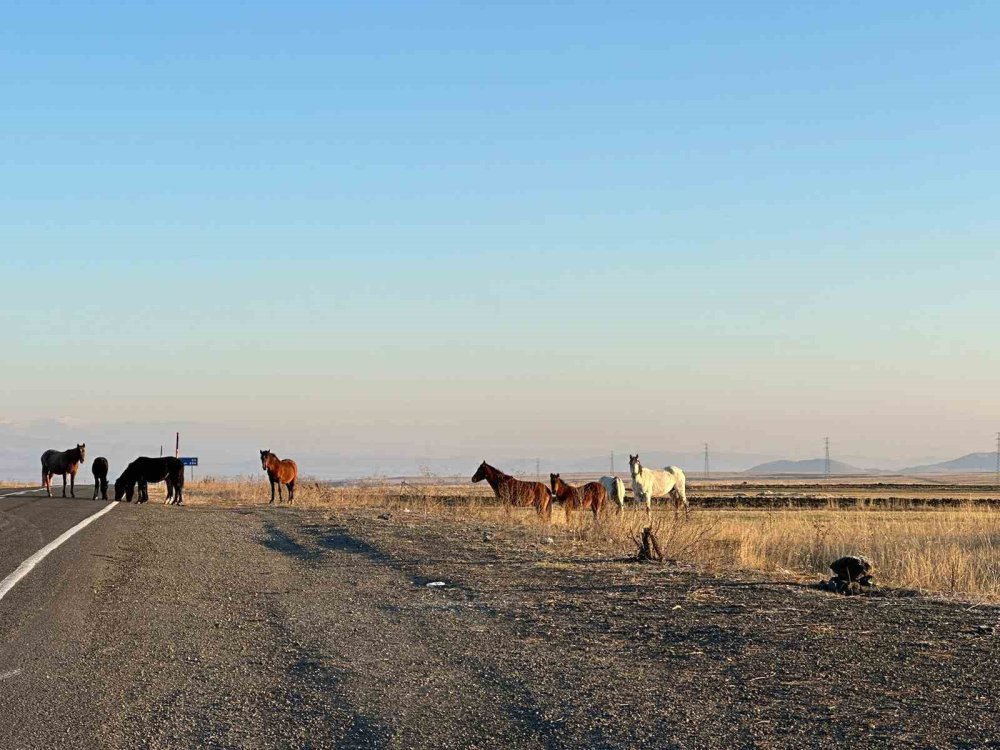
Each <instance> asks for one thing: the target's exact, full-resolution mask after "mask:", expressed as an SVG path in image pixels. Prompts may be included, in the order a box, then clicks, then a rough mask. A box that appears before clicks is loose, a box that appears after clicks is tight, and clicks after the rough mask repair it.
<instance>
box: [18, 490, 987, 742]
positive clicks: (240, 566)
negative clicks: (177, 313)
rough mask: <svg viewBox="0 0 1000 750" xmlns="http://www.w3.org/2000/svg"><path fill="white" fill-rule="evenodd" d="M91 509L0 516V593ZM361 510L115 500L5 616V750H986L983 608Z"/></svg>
mask: <svg viewBox="0 0 1000 750" xmlns="http://www.w3.org/2000/svg"><path fill="white" fill-rule="evenodd" d="M83 489H84V490H85V489H86V488H83ZM0 494H3V493H2V492H0ZM36 494H37V493H36ZM78 494H79V493H78ZM85 497H89V494H88V495H85ZM102 506H103V503H101V502H92V501H90V500H77V501H70V500H66V501H64V500H62V499H53V500H28V499H26V498H21V497H14V498H5V499H2V500H0V541H2V543H3V554H2V558H0V575H3V576H6V575H7V574H8V572H9V571H10V570H12V569H14V568H16V566H17V565H18V564H19V563H20V559H18V557H19V556H21V559H23V558H24V557H27V556H28V555H30V554H31V553H33V552H34V551H35V550H36V549H37V548H38V547H39V546H41V545H42V544H44V543H45V542H47V541H49V540H50V539H51V538H53V537H54V536H56V535H58V534H59V533H60V532H61V531H63V530H65V529H66V528H69V527H70V526H72V525H73V524H74V523H75V522H76V521H78V520H79V519H80V518H82V517H85V516H86V515H88V514H89V513H92V512H94V511H95V510H97V509H98V508H100V507H102ZM379 516H380V512H379V511H378V509H371V508H367V509H364V508H363V509H338V510H329V511H326V510H312V511H309V510H298V509H289V508H278V507H272V508H268V507H255V508H213V507H181V508H173V507H165V506H163V505H160V504H156V503H153V502H151V503H150V504H149V505H146V506H143V507H136V506H134V505H128V504H121V505H118V506H116V507H115V509H114V511H113V512H110V513H108V514H106V515H104V516H102V517H101V518H99V519H97V521H95V522H94V523H92V524H91V525H89V526H87V527H86V528H84V529H83V530H82V531H80V532H79V533H78V534H76V535H75V536H74V537H73V538H71V539H70V540H69V541H67V542H66V543H65V544H64V545H62V546H61V547H59V548H58V549H56V550H55V551H54V552H52V553H51V555H49V557H47V558H46V559H45V560H44V561H42V562H41V563H40V564H39V565H38V566H37V568H35V569H34V570H33V571H32V572H31V573H29V574H28V575H27V576H26V577H25V578H24V579H23V580H22V581H21V582H20V583H18V585H17V586H16V587H14V588H13V589H12V590H11V591H10V592H9V593H8V594H7V596H6V597H5V598H4V599H2V600H0V748H3V750H15V749H18V748H30V749H34V748H109V749H113V750H117V749H119V748H336V747H344V748H382V747H391V748H546V749H552V748H654V747H656V748H660V747H663V748H719V747H724V748H801V747H822V748H837V747H852V748H862V747H873V748H888V747H892V748H897V747H913V748H930V747H997V746H998V745H997V741H998V738H1000V719H998V718H997V717H998V716H1000V701H998V699H997V697H996V695H995V692H994V683H995V676H996V674H997V673H998V672H1000V647H998V645H997V643H998V640H997V637H996V636H995V635H994V633H993V630H992V628H993V626H994V625H996V624H997V623H998V622H1000V610H998V609H997V608H996V607H989V606H985V605H977V606H970V605H962V604H948V603H944V602H936V601H931V600H925V599H921V598H913V599H899V600H896V599H883V600H875V599H872V600H866V599H863V598H858V597H853V598H848V597H837V596H835V595H831V594H826V593H823V592H819V591H816V590H813V589H810V588H809V587H805V586H795V585H788V584H784V583H773V582H768V581H766V580H761V579H759V578H751V579H746V580H742V581H734V580H732V579H731V578H715V577H712V576H708V575H705V574H702V573H698V572H697V571H693V570H686V569H679V568H670V567H663V568H660V567H656V566H637V565H634V564H629V563H625V562H623V561H621V560H614V559H606V558H594V557H592V556H588V555H586V554H583V555H581V554H580V553H579V552H573V551H572V549H570V548H569V547H566V548H565V550H564V551H558V550H556V548H557V547H558V544H557V545H555V546H552V545H546V544H544V543H541V542H539V537H538V534H537V530H535V529H533V528H532V527H525V528H521V529H518V528H508V527H491V528H490V529H484V528H482V527H481V526H480V525H478V524H479V522H475V521H462V520H461V519H455V520H446V519H444V518H440V517H430V518H417V517H415V516H414V515H406V514H401V513H399V512H398V511H394V512H393V513H392V516H391V518H389V519H384V518H380V517H379ZM15 546H17V547H18V549H16V550H15V549H14V547H15ZM436 580H442V581H444V582H445V584H446V585H444V586H442V587H428V586H427V585H426V584H427V583H429V582H433V581H436ZM983 628H985V629H986V630H985V631H983V630H982V629H983Z"/></svg>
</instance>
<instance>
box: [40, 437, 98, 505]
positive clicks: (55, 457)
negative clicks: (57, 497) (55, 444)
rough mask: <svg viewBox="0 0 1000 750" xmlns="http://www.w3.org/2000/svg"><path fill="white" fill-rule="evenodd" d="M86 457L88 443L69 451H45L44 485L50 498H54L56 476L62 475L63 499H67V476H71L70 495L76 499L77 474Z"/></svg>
mask: <svg viewBox="0 0 1000 750" xmlns="http://www.w3.org/2000/svg"><path fill="white" fill-rule="evenodd" d="M86 455H87V444H86V443H80V444H79V445H77V446H76V447H75V448H70V449H69V450H68V451H45V453H43V454H42V485H43V486H44V487H45V491H46V493H48V496H49V497H52V476H53V475H54V474H62V480H63V494H62V496H63V497H66V475H67V474H69V495H70V497H76V472H77V470H78V469H79V468H80V464H81V463H82V462H83V459H84V457H85V456H86Z"/></svg>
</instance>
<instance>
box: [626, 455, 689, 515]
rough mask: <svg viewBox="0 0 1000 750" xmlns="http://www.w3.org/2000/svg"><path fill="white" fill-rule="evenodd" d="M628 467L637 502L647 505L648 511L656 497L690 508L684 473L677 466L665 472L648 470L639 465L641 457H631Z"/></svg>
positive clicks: (666, 469)
mask: <svg viewBox="0 0 1000 750" xmlns="http://www.w3.org/2000/svg"><path fill="white" fill-rule="evenodd" d="M628 467H629V469H630V470H631V472H632V493H633V494H634V495H635V499H636V501H637V502H641V503H645V504H646V511H647V512H648V511H649V509H650V504H651V502H652V500H653V498H654V497H672V498H673V499H674V502H679V503H681V504H682V505H683V506H684V508H685V509H687V507H688V501H687V492H686V490H685V485H686V483H687V480H686V479H685V478H684V472H683V471H681V470H680V469H679V468H678V467H676V466H668V467H666V468H665V469H664V470H663V471H657V470H656V469H647V468H646V467H645V466H643V465H642V464H641V463H639V455H638V454H636V455H634V456H632V455H629V457H628Z"/></svg>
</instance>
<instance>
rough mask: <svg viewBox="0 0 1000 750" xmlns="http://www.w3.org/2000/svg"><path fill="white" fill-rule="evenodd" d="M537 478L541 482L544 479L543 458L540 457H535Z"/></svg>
mask: <svg viewBox="0 0 1000 750" xmlns="http://www.w3.org/2000/svg"><path fill="white" fill-rule="evenodd" d="M535 479H537V480H538V481H539V482H541V481H542V460H541V459H540V458H536V459H535Z"/></svg>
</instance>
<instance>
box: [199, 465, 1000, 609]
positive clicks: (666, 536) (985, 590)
mask: <svg viewBox="0 0 1000 750" xmlns="http://www.w3.org/2000/svg"><path fill="white" fill-rule="evenodd" d="M269 498H270V490H269V487H268V484H267V482H266V480H262V479H260V478H253V477H248V478H246V479H243V480H226V481H218V480H212V479H206V480H199V481H196V482H191V483H189V484H188V487H187V488H186V490H185V499H186V500H187V501H188V502H189V503H190V504H192V505H205V504H213V505H215V504H223V505H233V506H236V505H262V504H266V503H267V502H268V500H269ZM697 502H698V501H697V497H695V498H694V500H693V504H692V508H691V511H690V512H688V513H684V512H680V513H675V512H674V510H673V507H672V506H670V507H666V506H661V507H660V508H658V509H656V510H654V513H653V515H652V519H651V520H650V519H647V516H646V512H645V510H644V509H636V508H634V507H627V508H626V509H625V510H624V511H623V512H621V513H619V512H618V511H617V509H616V508H614V507H613V506H612V507H611V508H610V509H608V510H605V512H604V513H603V514H602V517H601V522H600V523H599V524H596V525H595V524H594V522H593V519H592V517H591V514H590V512H589V511H585V512H584V511H580V512H576V513H574V514H573V516H572V517H571V518H570V519H569V520H567V519H566V515H565V513H564V511H563V509H562V508H561V507H559V506H555V507H554V509H553V513H552V520H551V522H550V523H546V522H544V521H542V520H540V519H538V518H537V517H536V515H535V513H534V512H533V511H532V510H530V509H521V508H515V509H511V508H505V507H503V506H501V505H499V504H498V503H497V502H496V501H495V500H494V498H493V497H492V495H491V494H488V488H486V491H482V490H481V489H480V488H478V487H475V488H470V487H463V486H458V485H433V484H424V483H421V484H407V483H403V484H402V485H401V484H399V483H398V482H397V483H389V482H388V481H381V480H377V479H376V480H370V481H367V482H363V483H358V484H355V485H350V486H343V487H336V486H330V485H326V484H322V483H318V482H315V481H309V480H307V479H304V480H303V481H302V482H301V483H300V485H299V486H298V489H297V492H296V503H295V505H296V507H305V508H323V509H337V508H372V509H377V510H378V511H379V512H380V513H390V514H410V513H412V514H415V515H420V516H425V517H436V518H441V519H447V520H449V521H459V522H473V523H475V524H477V525H479V526H481V527H483V528H484V529H487V528H494V527H504V526H508V527H521V528H522V529H523V530H525V531H526V532H527V533H529V534H531V535H537V538H538V539H539V540H541V541H544V542H546V543H548V541H549V539H551V540H552V544H554V545H556V547H557V548H560V549H567V548H568V549H571V550H572V551H574V552H579V553H580V554H581V555H583V554H587V553H589V554H594V553H600V554H602V555H608V556H620V557H622V558H623V559H624V558H626V557H627V556H631V555H633V554H634V553H635V551H636V543H635V540H636V539H637V538H638V536H639V535H640V534H641V531H642V529H643V528H644V527H645V526H649V525H652V527H653V528H654V530H655V532H656V534H657V537H658V539H659V541H660V545H661V547H662V549H663V552H664V554H665V556H666V557H667V558H670V559H674V560H678V561H682V562H688V563H693V564H696V565H699V566H703V567H705V568H709V569H713V570H719V571H724V570H726V569H742V570H755V571H763V572H769V573H775V574H779V575H782V576H788V577H795V578H799V579H802V578H803V577H805V578H808V577H828V576H829V575H830V571H829V568H828V567H827V566H828V565H829V563H830V562H831V561H832V560H834V559H836V558H838V557H840V556H842V555H845V554H863V555H865V556H866V557H868V558H869V559H871V560H873V561H874V562H875V564H876V566H877V571H876V578H877V580H878V582H879V584H880V585H881V586H883V587H892V588H906V589H920V590H925V591H929V592H934V593H938V594H949V595H956V596H959V597H961V598H964V599H975V600H981V601H1000V510H997V509H996V508H994V507H992V506H990V505H988V504H979V503H974V502H956V503H951V504H945V505H941V506H929V505H924V504H919V503H915V504H912V505H908V506H906V505H904V506H901V507H899V508H897V509H892V510H887V509H884V508H881V507H879V506H875V505H868V504H866V503H860V504H851V505H849V506H846V507H837V505H836V504H835V503H830V504H829V506H828V507H825V508H820V509H816V508H807V509H794V508H790V507H785V508H782V507H779V508H774V509H760V508H758V507H754V508H750V507H740V505H739V504H738V503H736V504H735V505H734V506H733V507H726V508H719V509H704V508H699V507H698V505H697Z"/></svg>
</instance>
